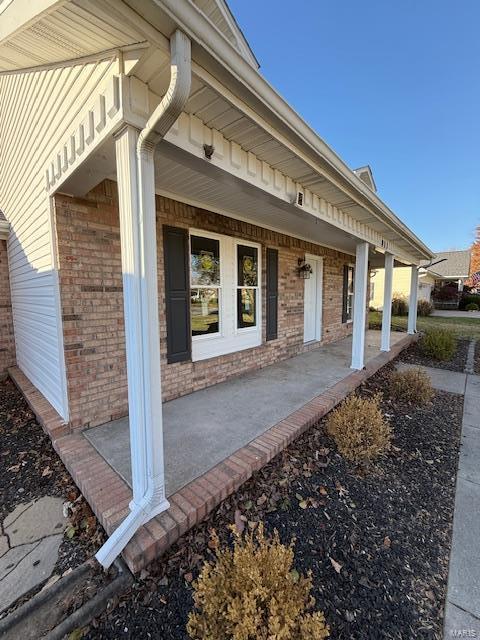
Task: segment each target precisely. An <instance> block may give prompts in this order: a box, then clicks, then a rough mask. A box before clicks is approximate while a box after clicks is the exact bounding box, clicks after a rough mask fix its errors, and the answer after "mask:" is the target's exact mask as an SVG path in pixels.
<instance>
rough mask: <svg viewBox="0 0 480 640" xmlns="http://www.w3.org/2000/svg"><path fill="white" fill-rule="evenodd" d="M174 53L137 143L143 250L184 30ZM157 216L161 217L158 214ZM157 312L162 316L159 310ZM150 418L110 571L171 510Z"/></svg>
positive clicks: (107, 553) (110, 550)
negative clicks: (135, 538) (138, 536)
mask: <svg viewBox="0 0 480 640" xmlns="http://www.w3.org/2000/svg"><path fill="white" fill-rule="evenodd" d="M170 51H171V60H170V74H171V75H170V85H169V87H168V89H167V92H166V93H165V95H164V97H163V99H162V101H161V102H160V104H159V105H158V107H157V108H156V109H155V111H154V112H153V113H152V115H151V116H150V118H149V119H148V121H147V123H146V125H145V128H144V129H143V130H142V131H141V132H140V135H139V137H138V141H137V148H136V160H137V163H136V164H137V189H136V193H133V194H132V197H133V198H135V197H136V198H137V201H138V211H139V218H140V219H139V243H140V246H141V247H144V246H145V244H147V243H151V242H153V243H154V242H156V239H155V238H152V237H149V236H148V235H147V234H146V232H145V226H146V225H145V219H146V218H147V216H148V212H149V210H150V209H151V208H152V206H153V208H154V202H153V204H152V205H151V203H150V202H149V200H151V199H152V197H154V196H152V194H154V193H155V174H154V153H155V146H156V145H157V144H158V143H159V142H160V141H161V140H162V138H163V137H164V136H165V134H166V133H167V132H168V130H169V129H170V128H171V126H172V125H173V124H174V123H175V121H176V120H177V118H178V117H179V115H180V114H181V113H182V110H183V109H184V107H185V104H186V102H187V100H188V97H189V95H190V86H191V78H192V72H191V71H192V68H191V44H190V40H189V39H188V38H187V36H186V35H185V34H184V33H182V32H181V31H179V30H177V31H175V32H174V34H173V35H172V36H171V38H170ZM150 205H151V206H150ZM152 215H153V216H154V215H155V212H154V211H153V213H152ZM147 253H148V252H147ZM153 253H155V252H153ZM156 268H157V265H156V264H154V265H152V264H149V263H148V264H147V263H146V262H145V261H144V262H143V263H142V265H141V267H140V271H141V272H142V273H141V280H142V287H144V282H145V277H144V275H143V274H144V273H148V272H149V270H150V269H155V273H156ZM142 298H143V299H144V300H145V299H146V300H147V304H148V303H149V300H148V296H146V295H145V292H144V295H143V296H142ZM140 307H141V305H140ZM151 311H152V312H153V313H158V308H157V309H156V310H151ZM140 312H141V308H140ZM141 349H142V351H143V353H144V354H145V353H150V352H151V351H152V350H151V349H150V347H149V345H148V336H147V337H144V341H143V344H142V345H141ZM148 363H149V364H148V366H149V367H152V368H154V367H157V368H158V367H159V366H160V361H159V362H152V358H148ZM144 366H145V365H144ZM148 386H149V385H148V384H145V383H144V382H142V384H141V385H140V389H139V390H140V392H141V393H143V394H144V397H145V400H144V403H143V404H144V406H145V407H147V408H148V407H150V406H151V403H150V402H149V397H150V394H151V393H160V389H158V390H156V389H150V388H148ZM147 410H148V409H147ZM144 417H145V419H144V420H142V421H141V422H140V424H141V425H142V430H143V433H141V436H140V440H141V441H142V442H143V443H145V447H144V449H145V451H144V454H145V455H144V456H142V457H141V459H139V458H137V457H136V456H132V485H133V486H132V489H133V495H134V500H132V502H131V503H130V509H131V511H130V513H129V515H128V516H127V517H126V518H125V520H124V521H123V522H122V523H121V524H120V526H119V527H118V528H117V529H115V531H114V532H113V534H112V535H111V536H110V537H109V538H108V540H107V541H106V542H105V544H104V545H103V546H102V547H101V549H100V550H99V551H98V552H97V554H96V558H97V560H98V561H99V562H100V563H101V564H102V565H103V566H104V567H105V568H107V567H109V566H110V565H111V564H112V562H113V561H114V560H115V558H116V557H117V556H118V555H119V554H120V553H121V552H122V551H123V549H124V548H125V546H126V545H127V543H128V542H129V540H130V539H131V538H132V537H133V535H134V534H135V532H136V531H137V529H139V528H140V527H141V526H142V525H143V524H145V523H146V522H148V521H149V520H151V519H152V518H154V517H155V516H156V515H158V514H159V513H161V512H162V511H165V510H166V509H168V507H169V506H170V505H169V503H168V501H167V500H166V499H165V497H164V473H163V458H162V460H161V461H159V455H158V452H159V451H163V442H159V441H158V440H159V438H162V437H163V436H162V433H161V432H160V433H158V430H157V429H155V420H154V419H153V417H152V416H150V415H146V416H144ZM137 496H138V497H137Z"/></svg>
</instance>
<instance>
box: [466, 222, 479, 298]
mask: <svg viewBox="0 0 480 640" xmlns="http://www.w3.org/2000/svg"><path fill="white" fill-rule="evenodd" d="M471 251H472V255H471V258H470V276H472V274H474V273H477V271H480V225H479V226H478V227H477V228H476V229H475V240H474V242H473V244H472V248H471ZM467 284H469V285H470V286H472V285H473V284H474V283H473V282H472V281H471V277H470V278H469V279H468V280H467Z"/></svg>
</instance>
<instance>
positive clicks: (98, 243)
mask: <svg viewBox="0 0 480 640" xmlns="http://www.w3.org/2000/svg"><path fill="white" fill-rule="evenodd" d="M157 221H158V224H157V245H158V274H159V318H160V339H161V356H162V387H163V399H164V400H171V399H173V398H176V397H179V396H181V395H185V394H187V393H191V392H192V391H195V390H198V389H201V388H204V387H207V386H210V385H212V384H215V383H217V382H221V381H223V380H226V379H228V378H230V377H232V376H236V375H239V374H240V373H244V372H246V371H248V370H251V369H256V368H260V367H264V366H267V365H269V364H272V363H273V362H277V361H279V360H282V359H285V358H289V357H291V356H294V355H296V354H298V353H301V352H303V351H305V350H308V349H312V348H316V347H317V346H318V344H315V345H313V346H312V345H308V346H305V345H304V344H303V284H302V281H301V280H300V279H299V278H298V275H297V269H296V268H297V265H298V258H299V257H303V256H304V254H305V253H306V252H307V253H311V254H314V255H319V256H323V257H324V277H323V342H322V343H326V342H330V341H332V340H336V339H338V338H340V337H342V336H345V335H348V334H349V333H350V331H351V325H346V324H342V321H341V319H342V281H343V265H344V264H345V263H347V262H351V261H352V257H351V256H347V255H345V254H343V253H340V252H338V251H335V250H332V249H328V248H326V247H321V246H318V245H315V244H312V243H308V242H304V241H302V240H297V239H296V238H292V237H290V236H287V235H283V234H280V233H277V232H274V231H269V230H267V229H263V228H261V227H257V226H255V225H252V224H248V223H245V222H240V221H238V220H234V219H232V218H228V217H226V216H221V215H218V214H215V213H211V212H208V211H205V210H202V209H197V208H195V207H191V206H188V205H185V204H182V203H180V202H176V201H173V200H170V199H167V198H163V197H157ZM56 224H57V243H58V252H59V267H60V287H61V297H62V313H63V319H64V325H63V326H64V340H65V352H66V365H67V378H68V390H69V403H70V412H71V421H72V426H73V427H80V426H93V425H95V424H101V423H102V422H105V421H107V420H109V419H111V418H112V417H117V416H119V415H122V414H126V413H127V385H126V373H125V354H124V349H125V342H124V327H123V306H122V304H123V303H122V279H121V259H120V238H119V222H118V208H117V194H116V185H115V183H112V182H104V183H103V184H102V185H100V186H99V187H98V188H96V189H95V190H94V191H93V192H91V193H90V194H89V195H88V196H87V198H86V199H84V200H78V199H73V198H69V197H66V196H57V197H56ZM163 224H169V225H174V226H178V227H185V228H188V227H195V228H197V229H204V230H205V231H214V232H217V233H222V234H225V235H230V236H234V237H238V238H243V239H245V240H251V241H254V242H257V243H260V244H261V245H262V252H263V260H262V264H263V265H265V264H266V260H265V254H266V248H267V247H274V248H277V249H278V251H279V313H278V336H279V337H278V339H277V340H273V341H269V342H265V340H263V344H262V345H261V346H259V347H255V348H253V349H247V350H245V351H241V352H236V353H232V354H228V355H223V356H220V357H217V358H211V359H209V360H202V361H198V362H183V363H175V364H167V362H166V325H165V302H164V272H163V255H162V247H163V238H162V225H163ZM262 282H263V283H265V277H263V278H262ZM262 299H263V301H265V295H263V296H262ZM263 304H264V305H265V302H264V303H263ZM262 316H263V318H265V312H264V309H263V313H262ZM263 337H265V326H263Z"/></svg>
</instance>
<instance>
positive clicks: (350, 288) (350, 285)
mask: <svg viewBox="0 0 480 640" xmlns="http://www.w3.org/2000/svg"><path fill="white" fill-rule="evenodd" d="M348 293H353V267H348Z"/></svg>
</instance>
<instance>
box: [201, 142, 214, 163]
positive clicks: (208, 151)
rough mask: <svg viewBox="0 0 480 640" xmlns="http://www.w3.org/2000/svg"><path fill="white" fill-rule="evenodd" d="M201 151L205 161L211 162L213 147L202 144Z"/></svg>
mask: <svg viewBox="0 0 480 640" xmlns="http://www.w3.org/2000/svg"><path fill="white" fill-rule="evenodd" d="M203 151H204V153H205V157H206V159H207V160H211V159H212V156H213V152H214V151H215V147H214V146H213V144H204V145H203Z"/></svg>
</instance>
